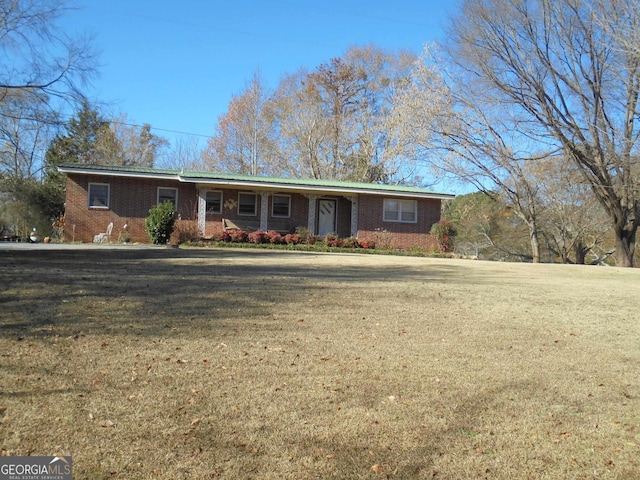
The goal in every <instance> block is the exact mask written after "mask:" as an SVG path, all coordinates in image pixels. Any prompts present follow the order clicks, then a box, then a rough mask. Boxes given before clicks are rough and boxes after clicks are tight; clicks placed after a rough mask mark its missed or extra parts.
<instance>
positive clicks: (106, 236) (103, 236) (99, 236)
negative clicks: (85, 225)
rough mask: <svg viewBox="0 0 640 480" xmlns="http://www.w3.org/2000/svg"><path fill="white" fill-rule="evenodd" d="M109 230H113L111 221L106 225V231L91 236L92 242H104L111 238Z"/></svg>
mask: <svg viewBox="0 0 640 480" xmlns="http://www.w3.org/2000/svg"><path fill="white" fill-rule="evenodd" d="M111 232H113V222H109V225H107V231H106V232H105V233H99V234H97V235H94V236H93V243H106V242H109V240H110V239H111Z"/></svg>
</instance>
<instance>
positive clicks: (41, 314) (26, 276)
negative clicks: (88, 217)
mask: <svg viewBox="0 0 640 480" xmlns="http://www.w3.org/2000/svg"><path fill="white" fill-rule="evenodd" d="M283 255H287V256H288V255H297V256H298V257H299V259H300V261H299V262H298V261H295V262H291V261H290V260H291V257H288V258H286V260H287V261H281V260H284V259H285V257H283ZM316 258H317V260H318V261H315V259H314V254H308V253H297V252H281V251H250V250H233V251H225V250H197V249H194V250H190V249H179V250H175V249H127V250H125V249H117V248H114V249H99V250H55V251H47V250H31V251H29V250H15V251H2V252H0V263H1V264H2V265H3V268H2V270H1V272H0V289H1V290H0V292H1V293H0V308H1V311H2V316H1V317H0V332H2V334H3V335H5V336H7V335H18V336H25V335H31V334H33V333H35V332H37V333H38V334H39V335H40V336H47V335H61V334H63V333H61V332H60V331H59V330H60V329H59V328H58V329H56V328H55V327H63V330H64V334H70V335H74V334H78V333H80V332H84V333H88V332H91V333H109V334H115V335H117V334H144V335H159V334H166V331H167V329H168V328H169V329H174V330H175V329H179V328H181V327H189V328H191V329H193V328H199V329H202V330H203V333H206V330H210V329H215V328H216V327H219V326H220V323H224V322H227V324H226V327H225V328H228V326H229V325H228V322H229V321H234V322H237V323H238V325H242V324H244V323H246V322H252V324H255V322H256V320H257V319H258V321H259V319H260V318H265V317H266V316H268V315H269V314H270V313H273V312H277V311H278V305H279V304H293V305H295V304H297V303H302V302H305V301H307V300H308V296H309V295H317V296H319V295H320V294H321V295H322V296H323V297H324V299H325V301H330V299H331V295H332V292H338V291H340V292H342V291H343V290H344V289H353V290H354V294H356V291H357V292H359V291H361V290H363V289H366V284H367V282H368V281H373V280H375V281H385V282H386V281H388V282H403V281H407V280H411V281H416V280H417V281H420V282H432V281H442V280H443V279H444V278H446V277H449V276H451V274H452V270H453V269H455V268H454V267H451V266H446V265H437V266H429V268H428V269H425V268H424V266H423V265H422V266H420V267H417V266H416V267H413V266H410V265H407V266H403V265H394V266H386V265H378V266H376V264H375V262H373V263H368V264H367V265H366V266H365V265H363V266H359V265H355V266H347V265H342V264H338V265H336V262H328V263H323V262H322V256H316ZM345 258H346V257H345ZM367 258H368V257H367ZM296 260H297V259H296ZM252 262H255V263H252ZM358 294H359V293H358Z"/></svg>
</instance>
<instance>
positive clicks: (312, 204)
mask: <svg viewBox="0 0 640 480" xmlns="http://www.w3.org/2000/svg"><path fill="white" fill-rule="evenodd" d="M307 198H308V199H309V217H308V219H307V230H309V233H310V234H311V235H315V234H316V203H317V200H318V195H307Z"/></svg>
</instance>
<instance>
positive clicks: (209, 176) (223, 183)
mask: <svg viewBox="0 0 640 480" xmlns="http://www.w3.org/2000/svg"><path fill="white" fill-rule="evenodd" d="M58 170H59V171H60V172H62V173H67V174H84V175H102V176H113V177H129V178H132V177H133V178H148V179H158V180H173V181H177V182H181V183H192V184H196V185H197V186H198V187H199V188H225V187H226V188H243V189H253V190H263V191H272V192H292V193H306V194H316V195H343V196H349V195H352V196H353V195H360V194H367V195H387V196H388V195H393V196H396V197H410V198H432V199H440V200H448V199H452V198H454V197H455V195H451V194H447V193H438V192H432V191H429V190H424V189H421V188H416V187H406V186H402V185H383V184H376V183H358V182H340V181H334V180H319V179H298V178H274V177H259V176H253V175H236V174H228V173H214V172H197V171H184V170H170V169H154V168H148V167H130V166H119V165H85V164H68V165H61V166H59V167H58Z"/></svg>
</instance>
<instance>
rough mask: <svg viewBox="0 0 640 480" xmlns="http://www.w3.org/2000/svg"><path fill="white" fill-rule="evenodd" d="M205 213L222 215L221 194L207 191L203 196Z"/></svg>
mask: <svg viewBox="0 0 640 480" xmlns="http://www.w3.org/2000/svg"><path fill="white" fill-rule="evenodd" d="M204 195H205V197H204V198H205V202H206V203H207V208H206V212H207V213H222V192H214V191H208V192H206V193H205V194H204Z"/></svg>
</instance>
